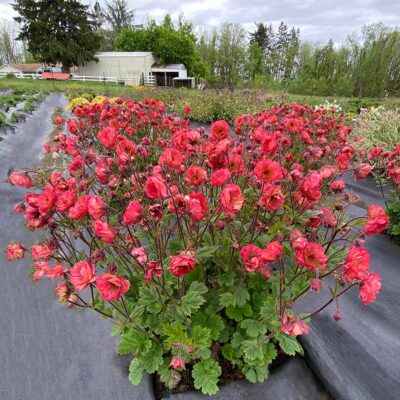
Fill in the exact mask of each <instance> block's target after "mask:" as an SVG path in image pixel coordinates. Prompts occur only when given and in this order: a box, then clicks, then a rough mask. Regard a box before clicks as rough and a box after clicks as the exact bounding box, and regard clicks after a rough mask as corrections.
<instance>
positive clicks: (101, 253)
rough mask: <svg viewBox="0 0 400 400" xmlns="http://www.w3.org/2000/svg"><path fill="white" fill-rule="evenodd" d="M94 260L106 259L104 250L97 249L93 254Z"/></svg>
mask: <svg viewBox="0 0 400 400" xmlns="http://www.w3.org/2000/svg"><path fill="white" fill-rule="evenodd" d="M92 258H93V259H94V260H96V261H102V260H104V259H105V258H106V255H105V253H104V251H103V250H100V249H96V250H95V251H94V252H93V254H92Z"/></svg>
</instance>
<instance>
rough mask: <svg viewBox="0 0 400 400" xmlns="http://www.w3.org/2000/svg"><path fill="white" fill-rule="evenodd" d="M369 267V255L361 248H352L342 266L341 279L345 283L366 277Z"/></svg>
mask: <svg viewBox="0 0 400 400" xmlns="http://www.w3.org/2000/svg"><path fill="white" fill-rule="evenodd" d="M369 266H370V258H369V253H368V251H367V250H366V249H364V248H363V247H352V248H351V249H350V250H349V254H348V255H347V258H346V261H345V262H344V264H343V271H344V272H343V278H344V279H345V280H346V281H347V282H351V281H353V280H362V279H365V278H366V277H367V274H368V269H369Z"/></svg>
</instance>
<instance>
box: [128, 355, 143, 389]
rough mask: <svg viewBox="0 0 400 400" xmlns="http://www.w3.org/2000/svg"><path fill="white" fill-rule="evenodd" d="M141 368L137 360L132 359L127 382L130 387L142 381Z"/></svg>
mask: <svg viewBox="0 0 400 400" xmlns="http://www.w3.org/2000/svg"><path fill="white" fill-rule="evenodd" d="M142 376H143V366H142V363H141V362H140V360H139V359H138V358H134V359H133V360H132V361H131V363H130V365H129V380H130V382H131V383H132V385H139V383H140V382H141V381H142Z"/></svg>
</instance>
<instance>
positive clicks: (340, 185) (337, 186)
mask: <svg viewBox="0 0 400 400" xmlns="http://www.w3.org/2000/svg"><path fill="white" fill-rule="evenodd" d="M330 186H331V189H332V190H333V191H334V192H335V193H340V192H341V191H343V189H344V188H345V187H346V182H345V181H343V180H339V181H334V182H332V183H331V185H330Z"/></svg>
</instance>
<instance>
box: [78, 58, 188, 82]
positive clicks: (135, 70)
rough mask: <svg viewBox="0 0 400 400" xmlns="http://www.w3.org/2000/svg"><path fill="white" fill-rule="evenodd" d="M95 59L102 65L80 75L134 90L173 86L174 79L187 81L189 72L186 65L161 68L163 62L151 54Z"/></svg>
mask: <svg viewBox="0 0 400 400" xmlns="http://www.w3.org/2000/svg"><path fill="white" fill-rule="evenodd" d="M95 57H96V58H97V59H98V62H96V61H91V62H89V63H88V64H86V65H84V66H81V67H79V71H78V74H79V75H82V76H93V77H99V78H100V77H113V78H117V79H118V81H119V82H124V83H125V84H126V85H132V86H140V85H144V84H154V85H158V86H173V79H174V78H177V79H182V80H185V79H187V70H186V67H185V66H184V65H183V64H167V65H160V64H157V63H158V61H159V60H158V59H157V57H156V56H155V55H154V54H153V53H152V52H149V51H132V52H117V51H115V52H100V53H96V55H95ZM193 79H194V78H193Z"/></svg>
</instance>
